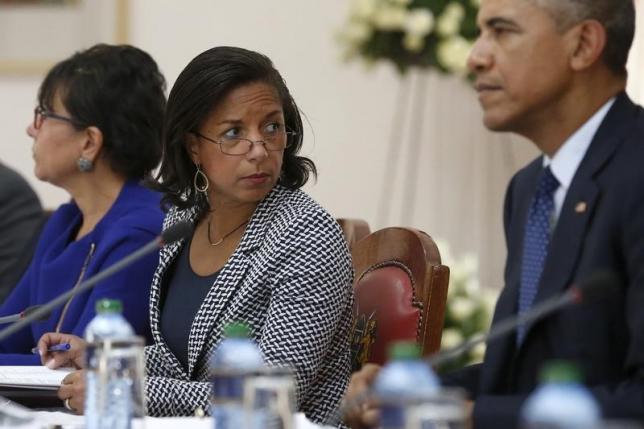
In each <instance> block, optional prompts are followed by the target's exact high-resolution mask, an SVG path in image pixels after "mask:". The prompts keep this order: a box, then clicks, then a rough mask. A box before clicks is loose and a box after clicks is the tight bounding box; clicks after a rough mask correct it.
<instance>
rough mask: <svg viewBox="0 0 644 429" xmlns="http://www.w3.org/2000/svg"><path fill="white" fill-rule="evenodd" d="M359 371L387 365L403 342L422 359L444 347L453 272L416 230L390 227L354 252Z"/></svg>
mask: <svg viewBox="0 0 644 429" xmlns="http://www.w3.org/2000/svg"><path fill="white" fill-rule="evenodd" d="M351 253H352V256H353V262H354V268H355V271H356V278H355V281H354V284H353V290H354V294H355V302H354V317H355V319H354V330H353V338H352V344H351V346H352V359H353V367H354V370H358V369H359V368H360V367H361V366H362V365H364V364H365V363H366V362H374V363H378V364H383V363H385V362H386V361H387V349H388V348H389V345H390V344H391V343H392V342H396V341H399V340H412V341H415V342H416V343H417V344H418V345H419V347H420V348H421V350H422V352H423V355H427V354H431V353H434V352H436V351H438V349H439V348H440V338H441V333H442V329H443V319H444V316H445V302H446V300H447V285H448V282H449V268H448V267H446V266H444V265H441V262H440V253H439V252H438V248H437V247H436V244H435V243H434V241H433V240H432V239H431V237H429V236H428V235H427V234H425V233H424V232H422V231H418V230H415V229H412V228H385V229H382V230H379V231H376V232H374V233H373V234H369V235H368V236H366V237H365V238H364V239H362V240H360V241H358V242H357V243H356V244H355V246H354V248H353V250H352V252H351Z"/></svg>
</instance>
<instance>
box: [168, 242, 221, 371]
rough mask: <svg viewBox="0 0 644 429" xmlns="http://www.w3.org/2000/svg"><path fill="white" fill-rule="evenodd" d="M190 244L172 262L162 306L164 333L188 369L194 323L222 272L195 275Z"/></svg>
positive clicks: (176, 354) (172, 348)
mask: <svg viewBox="0 0 644 429" xmlns="http://www.w3.org/2000/svg"><path fill="white" fill-rule="evenodd" d="M190 244H191V242H189V243H187V244H186V245H185V246H184V247H183V249H182V250H181V253H180V254H179V256H178V257H177V259H175V261H174V263H173V265H174V267H172V270H173V274H172V276H171V278H170V281H169V282H168V288H167V291H166V296H165V299H164V303H163V307H162V309H161V335H163V338H165V341H166V343H168V347H170V350H172V352H173V353H174V355H175V356H176V357H177V359H179V362H181V364H182V365H183V367H184V368H185V369H186V370H188V338H190V328H191V327H192V322H193V320H194V318H195V316H196V315H197V311H199V308H200V307H201V303H203V301H204V299H206V295H207V294H208V291H209V290H210V288H211V287H212V285H213V284H214V283H215V280H216V279H217V276H218V275H219V271H217V272H215V273H213V274H210V275H208V276H205V277H203V276H200V275H198V274H195V272H194V271H193V270H192V267H191V266H190V261H189V255H190Z"/></svg>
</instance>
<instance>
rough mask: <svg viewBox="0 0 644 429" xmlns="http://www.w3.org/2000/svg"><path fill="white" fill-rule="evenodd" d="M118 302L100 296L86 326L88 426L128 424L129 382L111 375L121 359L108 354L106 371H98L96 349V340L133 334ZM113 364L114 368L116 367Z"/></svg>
mask: <svg viewBox="0 0 644 429" xmlns="http://www.w3.org/2000/svg"><path fill="white" fill-rule="evenodd" d="M122 311H123V307H122V305H121V302H120V301H118V300H113V299H102V300H99V301H97V303H96V316H95V317H94V318H93V319H92V321H91V322H90V323H89V324H88V325H87V327H86V328H85V340H86V341H87V342H88V343H90V347H88V350H87V356H86V360H87V362H86V368H87V375H86V380H85V424H86V427H87V429H103V428H105V429H106V428H110V429H127V428H129V427H130V423H131V414H132V413H131V407H132V405H131V397H130V392H131V384H132V380H129V379H127V378H115V377H112V376H111V374H112V370H114V369H116V370H117V371H118V370H119V369H120V368H118V367H120V366H123V365H124V362H123V361H122V360H120V359H110V358H109V357H107V362H108V366H109V367H110V368H108V371H107V372H105V371H104V370H103V372H102V373H101V369H100V368H99V357H98V356H97V354H96V353H95V352H96V349H94V348H93V347H91V345H92V344H94V343H95V342H96V341H98V340H106V339H126V338H131V337H133V336H134V331H133V330H132V327H131V326H130V324H129V323H128V322H127V320H125V318H124V317H123V315H122V314H121V313H122ZM115 367H116V368H115Z"/></svg>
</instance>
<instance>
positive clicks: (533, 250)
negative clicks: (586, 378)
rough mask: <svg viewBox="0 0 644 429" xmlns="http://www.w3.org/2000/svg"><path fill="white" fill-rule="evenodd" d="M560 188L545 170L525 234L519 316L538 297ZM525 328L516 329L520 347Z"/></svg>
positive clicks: (548, 168)
mask: <svg viewBox="0 0 644 429" xmlns="http://www.w3.org/2000/svg"><path fill="white" fill-rule="evenodd" d="M558 187H559V182H558V181H557V178H556V177H555V176H554V175H553V174H552V171H550V167H546V168H544V169H543V171H542V172H541V175H540V176H539V182H538V183H537V189H536V191H535V193H534V197H533V199H532V204H531V205H530V212H529V214H528V222H527V223H526V225H525V231H524V235H523V257H522V260H521V285H520V287H519V303H518V304H519V314H521V313H524V312H526V311H527V310H529V309H530V307H532V303H533V302H534V298H535V296H536V295H537V290H538V287H539V279H540V278H541V272H542V271H543V265H544V262H545V260H546V256H547V254H548V245H549V244H550V235H551V231H552V227H551V226H552V220H553V215H554V211H555V202H554V198H553V196H554V193H555V191H556V190H557V188H558ZM525 334H526V326H525V325H520V326H519V328H518V329H517V344H521V343H522V342H523V338H524V337H525Z"/></svg>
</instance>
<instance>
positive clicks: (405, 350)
mask: <svg viewBox="0 0 644 429" xmlns="http://www.w3.org/2000/svg"><path fill="white" fill-rule="evenodd" d="M388 354H389V360H413V359H418V358H420V347H418V344H416V342H415V341H396V342H395V343H393V344H392V345H391V346H389V353H388Z"/></svg>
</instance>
